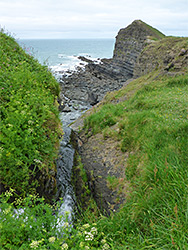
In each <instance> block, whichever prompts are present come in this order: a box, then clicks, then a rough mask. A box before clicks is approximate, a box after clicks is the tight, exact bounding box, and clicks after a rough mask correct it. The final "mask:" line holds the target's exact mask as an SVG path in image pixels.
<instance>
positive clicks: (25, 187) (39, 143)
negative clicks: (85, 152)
mask: <svg viewBox="0 0 188 250" xmlns="http://www.w3.org/2000/svg"><path fill="white" fill-rule="evenodd" d="M58 95H59V85H58V83H57V82H56V80H55V78H54V77H53V76H52V74H51V73H50V72H49V71H48V70H47V68H46V67H44V66H41V65H40V64H39V63H38V62H37V61H36V60H34V58H33V57H32V56H30V55H29V54H26V53H25V52H24V51H23V50H22V49H21V47H20V46H19V45H18V44H17V43H16V42H15V40H14V38H12V37H10V36H8V35H7V34H5V33H4V32H0V105H1V109H0V121H1V123H0V131H1V132H0V142H1V145H0V160H1V168H0V176H1V187H3V188H4V189H5V190H6V189H7V188H13V189H14V190H16V191H17V192H18V193H19V194H20V195H25V194H26V193H28V192H34V190H36V187H37V185H40V183H38V180H37V178H36V176H37V175H38V176H39V175H40V174H39V173H42V172H43V175H44V173H46V175H48V176H49V178H50V171H51V170H53V171H55V165H54V159H55V158H56V156H57V154H56V153H57V149H58V141H59V139H58V138H59V136H60V134H61V130H60V122H59V118H58V109H57V107H56V105H55V100H56V97H57V96H58Z"/></svg>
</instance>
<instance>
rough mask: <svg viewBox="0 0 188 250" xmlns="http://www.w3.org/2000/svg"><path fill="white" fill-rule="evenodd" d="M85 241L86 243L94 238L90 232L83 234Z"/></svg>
mask: <svg viewBox="0 0 188 250" xmlns="http://www.w3.org/2000/svg"><path fill="white" fill-rule="evenodd" d="M85 235H86V237H85V240H86V241H88V240H93V238H94V235H93V234H92V233H91V232H85Z"/></svg>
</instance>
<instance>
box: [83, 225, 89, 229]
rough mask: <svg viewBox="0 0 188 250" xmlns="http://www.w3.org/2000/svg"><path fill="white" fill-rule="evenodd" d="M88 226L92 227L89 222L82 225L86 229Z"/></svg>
mask: <svg viewBox="0 0 188 250" xmlns="http://www.w3.org/2000/svg"><path fill="white" fill-rule="evenodd" d="M88 227H90V225H89V224H84V225H83V226H82V228H84V229H86V228H88Z"/></svg>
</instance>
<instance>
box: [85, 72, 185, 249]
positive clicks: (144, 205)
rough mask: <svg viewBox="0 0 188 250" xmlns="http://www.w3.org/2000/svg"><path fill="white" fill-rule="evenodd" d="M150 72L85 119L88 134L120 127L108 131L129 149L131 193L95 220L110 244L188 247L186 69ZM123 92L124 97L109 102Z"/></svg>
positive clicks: (125, 247) (109, 98) (128, 170)
mask: <svg viewBox="0 0 188 250" xmlns="http://www.w3.org/2000/svg"><path fill="white" fill-rule="evenodd" d="M154 76H155V73H154V72H153V73H152V74H150V75H146V76H144V77H142V78H139V79H137V80H135V81H133V82H131V83H130V85H128V86H127V87H126V88H124V89H122V90H120V91H118V92H115V93H113V94H110V95H109V97H107V98H106V99H107V100H108V101H106V104H104V105H102V106H101V107H100V108H98V110H95V111H94V112H93V114H91V115H90V116H89V117H87V118H86V120H85V128H86V130H87V131H88V132H89V133H90V134H91V132H92V133H93V134H95V133H98V132H101V133H103V131H105V128H107V127H110V126H112V125H114V124H117V126H118V128H119V130H118V131H119V132H118V133H113V132H112V133H110V132H109V133H108V135H109V136H110V135H112V136H113V138H114V136H116V140H119V142H120V147H121V150H122V151H123V152H125V151H126V152H129V158H128V161H127V163H126V164H125V173H126V178H127V180H128V181H129V182H130V190H132V191H131V195H130V196H129V198H128V200H127V202H126V204H125V205H124V207H123V208H122V209H121V210H120V212H119V213H117V214H115V215H113V216H111V217H110V218H102V219H101V220H100V221H99V222H98V223H99V224H100V225H101V226H103V227H104V228H105V232H106V235H107V236H108V239H113V246H114V249H148V248H149V249H187V248H188V231H187V226H188V221H187V212H188V210H187V204H188V203H187V185H188V180H187V175H188V169H187V166H188V157H187V147H188V103H187V100H188V74H187V73H185V74H184V75H183V76H176V77H167V76H161V77H158V78H157V79H155V80H154V79H153V78H154ZM133 89H134V92H133ZM122 95H127V100H126V101H124V102H120V103H118V104H113V103H112V101H113V102H114V100H118V99H119V98H120V97H121V96H122ZM110 102H111V103H110ZM109 103H110V104H109ZM108 130H109V128H108ZM112 249H113V248H112Z"/></svg>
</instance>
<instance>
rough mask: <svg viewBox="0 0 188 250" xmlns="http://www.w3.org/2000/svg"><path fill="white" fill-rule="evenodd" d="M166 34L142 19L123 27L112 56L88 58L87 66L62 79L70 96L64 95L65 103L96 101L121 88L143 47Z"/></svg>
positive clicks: (64, 87)
mask: <svg viewBox="0 0 188 250" xmlns="http://www.w3.org/2000/svg"><path fill="white" fill-rule="evenodd" d="M163 37H164V35H163V34H162V33H160V32H159V31H157V30H155V29H154V28H152V27H150V26H149V25H147V24H145V23H144V22H142V21H140V20H136V21H134V22H133V23H132V24H130V25H129V26H128V27H127V28H124V29H121V30H120V31H119V33H118V35H117V37H116V43H115V48H114V55H113V58H112V59H102V61H101V63H99V64H96V63H94V62H92V61H89V62H88V64H87V65H86V67H85V69H84V70H80V71H79V72H76V73H74V74H72V75H71V76H70V77H68V78H65V77H63V78H62V79H61V87H62V92H63V93H64V95H65V96H66V97H67V98H68V99H65V98H64V100H63V101H64V103H65V104H66V105H68V103H69V100H77V101H82V102H86V103H89V104H91V105H94V104H96V103H97V102H98V101H101V100H102V99H103V97H104V96H105V94H106V93H107V92H109V91H114V90H118V89H120V88H121V87H122V86H123V85H124V83H125V81H126V80H128V79H130V78H132V77H133V71H134V66H135V63H136V60H137V58H138V56H139V55H140V53H141V51H142V50H143V48H144V47H145V46H146V45H148V43H151V42H152V41H153V40H157V39H161V38H163ZM82 59H83V60H84V58H82ZM66 108H67V107H66Z"/></svg>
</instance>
